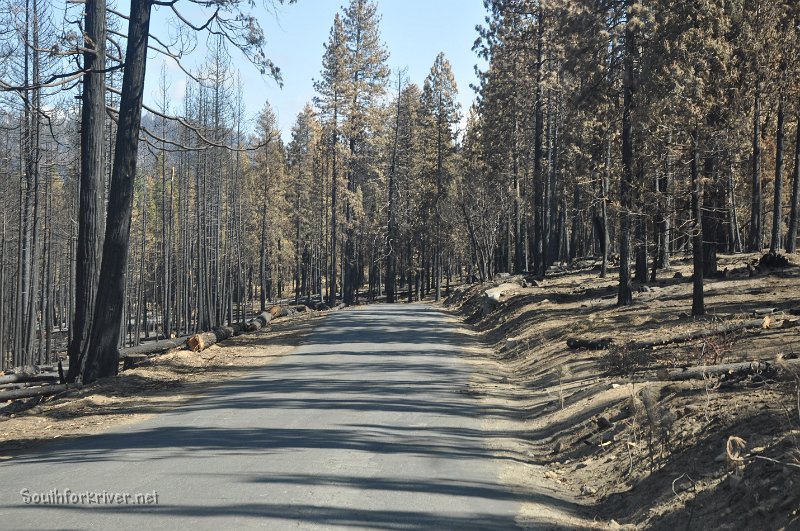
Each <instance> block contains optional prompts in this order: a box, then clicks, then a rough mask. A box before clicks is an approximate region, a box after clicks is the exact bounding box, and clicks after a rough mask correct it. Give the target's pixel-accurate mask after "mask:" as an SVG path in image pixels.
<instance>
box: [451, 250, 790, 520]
mask: <svg viewBox="0 0 800 531" xmlns="http://www.w3.org/2000/svg"><path fill="white" fill-rule="evenodd" d="M756 258H757V257H755V256H749V255H737V256H723V257H721V267H720V269H723V268H727V269H728V273H727V278H719V279H714V280H709V281H707V283H706V297H707V298H706V306H707V311H708V316H706V317H705V318H703V319H692V318H690V317H689V316H688V313H689V312H690V309H691V280H690V276H691V265H690V263H688V262H675V263H673V267H672V269H671V270H670V271H668V272H660V276H661V279H660V280H659V281H657V282H655V283H651V284H649V285H647V286H637V290H636V293H635V296H634V305H633V306H631V307H627V308H617V307H616V306H615V302H616V277H615V275H616V272H613V274H611V273H610V274H609V276H608V277H607V278H606V279H601V278H599V275H598V271H597V269H596V268H592V267H587V268H586V269H583V270H578V271H563V272H554V273H553V275H552V276H551V277H548V278H546V279H545V280H544V281H541V282H537V284H538V285H531V286H529V287H522V286H523V285H526V284H528V283H529V282H530V283H532V282H533V279H530V278H528V279H524V278H523V277H510V278H503V279H499V280H498V281H497V282H495V283H493V284H484V285H473V286H469V287H463V288H458V289H456V290H455V291H454V292H453V293H452V295H451V296H450V298H449V299H448V301H447V303H446V306H447V307H449V308H450V309H451V310H452V311H453V312H454V313H455V314H456V315H458V316H459V317H460V318H461V319H462V320H463V321H464V322H465V323H466V324H467V325H468V326H471V327H472V329H473V330H474V331H475V332H476V333H478V334H480V335H482V336H483V338H484V339H485V341H486V343H487V344H488V346H489V347H490V349H491V352H492V356H491V357H492V361H493V363H494V365H495V369H496V373H497V374H498V375H499V376H498V377H497V378H495V379H494V381H492V382H484V383H483V384H482V385H483V387H482V388H481V387H480V385H481V384H479V386H478V387H477V388H476V389H477V390H476V392H479V393H484V394H486V395H487V396H493V397H495V398H497V397H502V398H503V399H505V400H508V401H509V402H510V403H513V404H514V405H515V407H516V408H517V409H518V410H519V412H520V417H521V418H522V419H523V420H524V426H525V433H526V439H527V440H526V441H525V446H526V447H527V448H526V451H525V455H527V458H528V460H529V463H530V465H532V466H535V468H532V469H531V470H532V472H531V473H532V474H537V475H539V477H537V478H534V479H532V480H535V481H542V482H545V483H546V484H549V485H550V486H551V488H553V489H555V490H560V491H562V492H564V493H566V494H569V495H572V496H574V497H575V499H577V500H578V501H579V503H581V504H582V505H583V506H584V507H585V509H586V515H587V518H588V520H589V521H591V522H594V524H593V525H591V526H590V527H597V528H603V527H611V528H615V527H630V528H648V529H650V528H654V529H676V528H677V529H793V528H794V529H796V528H800V413H799V412H798V409H799V408H800V391H798V389H799V387H798V386H799V385H800V371H799V370H798V369H797V367H798V365H797V362H794V361H790V360H792V359H794V358H797V353H799V352H800V327H796V326H793V327H792V325H795V324H797V322H796V319H797V317H796V316H794V315H792V314H791V310H793V309H797V308H798V307H800V268H798V267H797V266H796V265H792V266H790V267H787V268H780V269H774V270H768V271H763V272H761V273H760V274H758V275H757V276H755V277H752V278H751V277H750V276H749V274H748V271H747V268H746V264H747V262H752V261H753V260H754V259H756ZM793 260H794V261H795V262H796V258H793ZM587 265H588V264H587ZM509 283H511V284H513V283H517V284H518V285H517V286H516V287H513V286H512V287H506V288H503V289H501V290H500V291H504V293H503V294H502V295H500V296H498V293H497V290H494V291H492V292H490V294H489V295H490V297H487V296H486V295H485V291H486V290H487V289H489V288H492V287H493V286H500V285H501V284H502V285H506V284H509ZM490 299H496V300H490ZM767 307H768V308H771V309H773V308H774V310H775V311H774V312H772V313H771V315H770V318H769V321H770V325H771V327H770V328H768V329H749V330H743V331H737V332H733V333H728V334H718V335H714V336H712V337H708V338H705V339H699V340H694V341H690V342H683V343H676V344H671V345H667V346H662V347H655V348H649V349H632V348H630V347H629V345H630V343H631V342H633V341H637V342H642V341H652V340H655V339H664V338H668V337H674V336H677V335H678V334H683V333H689V332H695V331H703V330H717V329H720V328H721V327H722V326H725V325H729V324H731V323H737V322H742V321H744V320H748V319H754V317H757V318H758V319H762V318H763V317H762V315H761V313H762V310H763V309H765V308H767ZM756 310H757V314H758V315H757V316H756V315H754V313H753V312H754V311H756ZM784 322H786V325H785V326H789V327H788V328H783V326H784ZM575 337H579V338H581V339H587V340H597V339H603V338H611V339H612V340H613V344H612V345H611V346H610V347H609V348H605V349H602V350H585V349H571V348H568V347H567V343H566V340H567V339H568V338H575ZM749 360H771V361H774V360H777V361H778V363H777V369H775V370H774V371H769V372H762V373H760V374H750V375H747V376H746V377H736V378H731V377H724V376H723V377H721V378H719V377H715V376H706V377H705V378H702V377H701V378H700V379H694V380H687V381H668V380H666V378H667V375H668V374H669V372H670V371H675V370H680V369H681V368H685V367H694V366H711V365H717V364H722V363H733V362H739V361H749Z"/></svg>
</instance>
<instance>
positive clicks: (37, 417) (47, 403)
mask: <svg viewBox="0 0 800 531" xmlns="http://www.w3.org/2000/svg"><path fill="white" fill-rule="evenodd" d="M322 316H323V314H322V313H319V312H309V313H303V314H299V315H296V316H294V317H288V318H285V319H281V320H279V321H276V322H273V323H272V326H271V328H268V329H264V330H261V331H259V332H256V333H253V334H247V335H243V336H238V337H234V338H231V339H228V340H226V341H224V342H222V343H220V344H217V345H212V346H211V347H209V348H207V349H205V350H203V351H202V352H199V353H198V352H191V351H189V350H174V351H172V352H169V353H167V354H163V355H159V356H154V357H150V358H148V359H147V362H146V363H143V364H140V365H139V366H137V367H135V368H132V369H129V370H125V371H122V372H120V373H119V375H118V376H115V377H112V378H105V379H102V380H99V381H98V382H96V383H95V384H93V385H91V386H87V387H85V388H83V389H79V390H72V391H68V392H67V393H66V394H64V395H61V396H59V397H57V398H53V399H48V400H43V401H41V402H40V403H39V404H38V405H36V406H34V407H32V408H30V409H26V410H25V411H21V412H18V413H13V412H10V411H9V412H7V413H6V414H2V415H0V460H8V459H13V458H14V456H15V455H19V454H20V453H24V452H25V451H27V450H30V449H32V448H34V447H36V446H37V445H38V444H41V443H44V442H46V441H49V440H53V439H59V438H71V437H80V436H84V435H91V434H96V433H102V432H104V431H106V430H108V429H111V428H113V427H115V426H119V425H122V424H129V423H134V422H139V421H142V420H144V419H146V418H149V417H151V416H153V415H155V414H157V413H160V412H164V411H169V410H171V409H174V408H175V407H177V406H179V405H181V404H183V403H185V402H187V401H189V400H190V399H192V398H194V397H198V396H202V395H203V394H204V393H205V392H207V391H208V390H209V389H210V388H211V387H213V386H215V385H217V384H218V383H221V382H224V381H226V380H231V379H235V378H240V377H242V376H245V375H247V373H248V371H249V370H250V369H253V368H255V367H261V366H263V365H267V364H269V363H271V362H273V361H275V360H276V359H278V358H279V357H280V356H283V355H284V354H287V353H289V352H291V351H292V350H293V349H294V347H296V346H297V345H299V344H300V343H301V342H302V340H303V338H304V337H305V336H306V335H307V334H308V333H309V332H310V331H311V330H312V329H313V328H314V326H315V325H316V323H317V322H318V321H319V320H320V319H322Z"/></svg>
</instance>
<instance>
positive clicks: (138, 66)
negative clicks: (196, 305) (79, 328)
mask: <svg viewBox="0 0 800 531" xmlns="http://www.w3.org/2000/svg"><path fill="white" fill-rule="evenodd" d="M151 7H152V4H151V2H150V0H131V11H130V20H129V30H128V46H127V51H126V54H125V57H126V68H125V73H124V76H123V81H122V96H121V98H120V103H119V106H120V112H119V124H118V126H117V140H116V146H115V152H114V165H113V169H112V173H111V186H110V190H109V200H108V215H107V220H106V234H105V240H104V243H103V259H102V265H101V268H100V279H99V284H98V292H97V302H96V306H95V312H94V320H93V323H92V327H91V333H90V335H89V341H88V342H87V344H86V347H85V351H84V358H83V366H82V371H81V372H82V375H83V381H84V382H85V383H89V382H92V381H94V380H96V379H97V378H102V377H105V376H111V375H114V374H116V373H117V370H118V365H119V351H118V350H117V345H118V342H119V335H120V319H121V317H122V301H123V300H124V296H125V269H126V267H127V263H128V247H129V246H128V243H129V238H130V224H131V209H132V206H133V185H134V182H135V177H136V162H137V155H138V147H139V142H138V140H139V128H140V126H141V112H142V97H143V95H144V79H145V65H146V64H147V41H148V36H149V30H150V10H151Z"/></svg>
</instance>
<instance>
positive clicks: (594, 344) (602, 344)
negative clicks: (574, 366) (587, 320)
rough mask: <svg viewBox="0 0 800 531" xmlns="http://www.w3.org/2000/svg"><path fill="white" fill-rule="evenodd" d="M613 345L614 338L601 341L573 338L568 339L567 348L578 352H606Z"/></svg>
mask: <svg viewBox="0 0 800 531" xmlns="http://www.w3.org/2000/svg"><path fill="white" fill-rule="evenodd" d="M613 344H614V338H611V337H604V338H601V339H582V338H579V337H571V338H569V339H567V346H568V347H569V348H571V349H576V350H577V349H586V350H605V349H607V348H608V347H610V346H611V345H613Z"/></svg>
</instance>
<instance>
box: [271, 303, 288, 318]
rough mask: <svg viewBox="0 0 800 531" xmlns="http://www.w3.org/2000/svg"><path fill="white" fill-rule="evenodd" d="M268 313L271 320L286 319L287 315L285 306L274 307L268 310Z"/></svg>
mask: <svg viewBox="0 0 800 531" xmlns="http://www.w3.org/2000/svg"><path fill="white" fill-rule="evenodd" d="M269 313H270V314H271V315H272V318H273V319H277V318H278V317H286V316H287V315H289V310H288V309H287V308H286V307H285V306H279V305H275V306H273V307H272V308H270V309H269Z"/></svg>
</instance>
